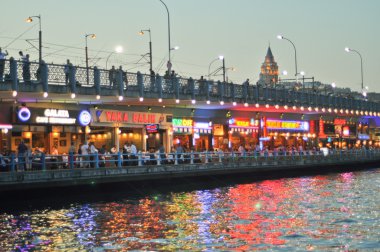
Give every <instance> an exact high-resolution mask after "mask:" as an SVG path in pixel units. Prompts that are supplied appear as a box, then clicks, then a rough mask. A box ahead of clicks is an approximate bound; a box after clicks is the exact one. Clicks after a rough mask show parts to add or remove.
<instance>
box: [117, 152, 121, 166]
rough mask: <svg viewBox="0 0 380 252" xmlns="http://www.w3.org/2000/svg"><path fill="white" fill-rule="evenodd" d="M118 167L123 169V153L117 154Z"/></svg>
mask: <svg viewBox="0 0 380 252" xmlns="http://www.w3.org/2000/svg"><path fill="white" fill-rule="evenodd" d="M117 167H118V168H121V152H120V151H118V152H117Z"/></svg>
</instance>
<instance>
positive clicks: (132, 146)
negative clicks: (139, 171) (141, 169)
mask: <svg viewBox="0 0 380 252" xmlns="http://www.w3.org/2000/svg"><path fill="white" fill-rule="evenodd" d="M130 148H131V159H132V165H137V162H136V159H137V156H136V155H137V148H136V145H134V144H133V143H131V145H130Z"/></svg>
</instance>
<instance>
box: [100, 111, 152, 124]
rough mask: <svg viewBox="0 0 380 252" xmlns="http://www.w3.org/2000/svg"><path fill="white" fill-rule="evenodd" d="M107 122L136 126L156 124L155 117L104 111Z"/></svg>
mask: <svg viewBox="0 0 380 252" xmlns="http://www.w3.org/2000/svg"><path fill="white" fill-rule="evenodd" d="M105 114H106V120H107V121H108V122H125V123H128V122H131V123H136V124H147V123H152V124H153V123H156V115H155V114H149V113H139V112H132V113H130V112H120V111H105Z"/></svg>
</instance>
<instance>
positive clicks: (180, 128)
mask: <svg viewBox="0 0 380 252" xmlns="http://www.w3.org/2000/svg"><path fill="white" fill-rule="evenodd" d="M193 124H194V120H193V119H191V118H173V139H174V140H173V143H174V145H177V144H180V145H182V146H183V147H185V148H187V149H190V148H191V147H193V146H194V144H193Z"/></svg>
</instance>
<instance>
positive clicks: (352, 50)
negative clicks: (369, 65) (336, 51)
mask: <svg viewBox="0 0 380 252" xmlns="http://www.w3.org/2000/svg"><path fill="white" fill-rule="evenodd" d="M344 50H345V51H346V52H355V53H357V55H359V57H360V69H361V76H362V89H361V91H362V92H363V90H364V84H363V58H362V55H361V54H360V53H359V52H358V51H356V50H355V49H351V48H348V47H346V48H344Z"/></svg>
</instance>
